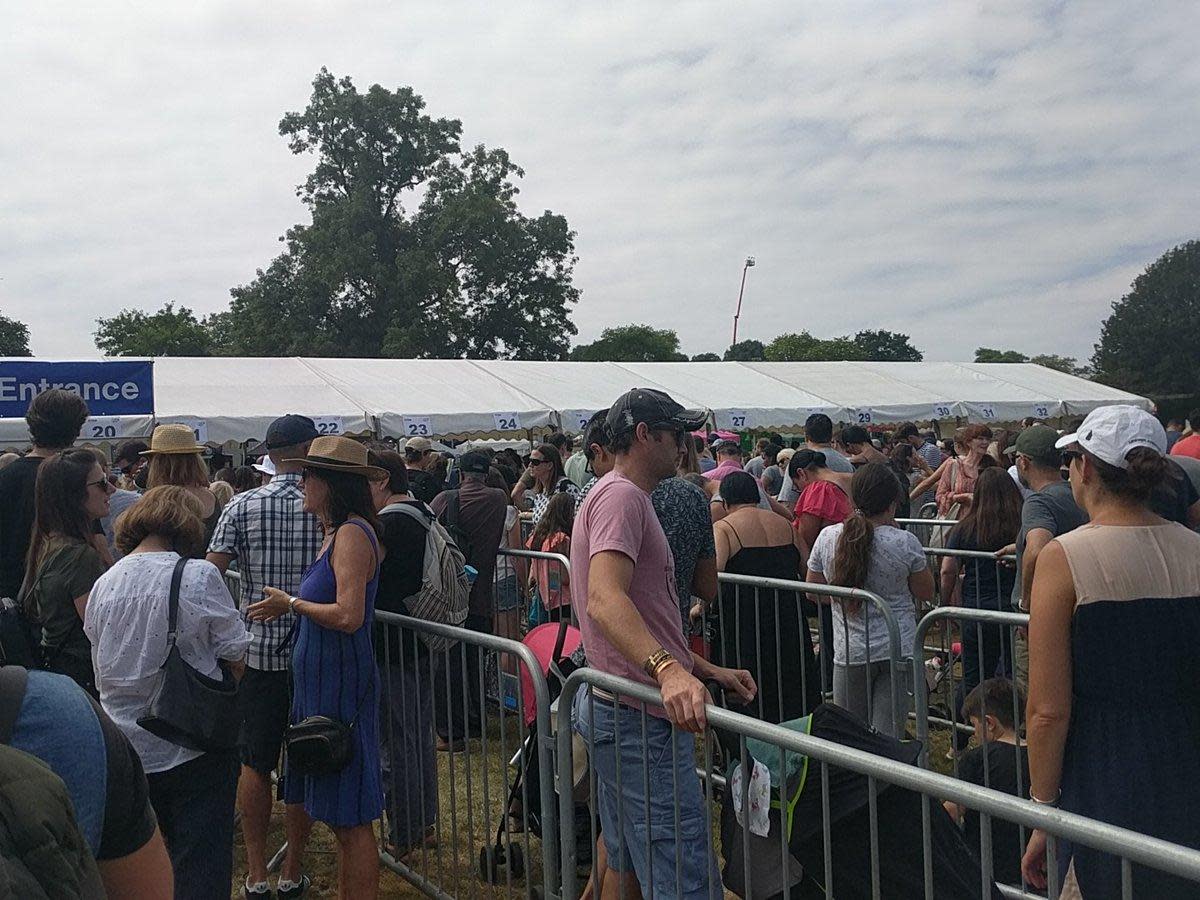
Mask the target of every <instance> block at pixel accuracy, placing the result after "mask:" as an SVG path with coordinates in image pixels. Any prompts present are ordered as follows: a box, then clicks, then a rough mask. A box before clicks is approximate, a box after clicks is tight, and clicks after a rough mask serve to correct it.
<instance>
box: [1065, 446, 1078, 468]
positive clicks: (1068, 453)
mask: <svg viewBox="0 0 1200 900" xmlns="http://www.w3.org/2000/svg"><path fill="white" fill-rule="evenodd" d="M1082 458H1083V451H1082V450H1063V451H1062V467H1063V468H1064V469H1069V468H1071V463H1072V462H1073V461H1074V460H1077V459H1082Z"/></svg>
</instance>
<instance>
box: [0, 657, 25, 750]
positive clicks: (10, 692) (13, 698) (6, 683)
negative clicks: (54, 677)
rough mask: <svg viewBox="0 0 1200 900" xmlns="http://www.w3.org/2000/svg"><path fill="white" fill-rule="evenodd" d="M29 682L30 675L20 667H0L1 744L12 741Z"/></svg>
mask: <svg viewBox="0 0 1200 900" xmlns="http://www.w3.org/2000/svg"><path fill="white" fill-rule="evenodd" d="M28 680H29V673H28V672H26V671H25V670H24V669H23V668H21V667H20V666H2V667H0V744H7V743H8V742H9V741H10V740H12V733H13V728H14V727H16V724H17V717H18V716H19V715H20V714H21V704H22V703H23V702H24V700H25V684H26V682H27V681H28Z"/></svg>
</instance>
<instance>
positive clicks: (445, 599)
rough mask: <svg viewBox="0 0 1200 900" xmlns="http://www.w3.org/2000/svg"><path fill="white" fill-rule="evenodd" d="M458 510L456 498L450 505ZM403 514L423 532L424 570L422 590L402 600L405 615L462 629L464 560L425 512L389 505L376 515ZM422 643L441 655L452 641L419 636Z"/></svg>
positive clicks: (466, 589) (466, 595)
mask: <svg viewBox="0 0 1200 900" xmlns="http://www.w3.org/2000/svg"><path fill="white" fill-rule="evenodd" d="M453 503H454V506H455V507H457V505H458V503H457V498H455V499H454V501H453ZM390 512H395V513H402V514H403V515H406V516H408V517H409V518H412V519H416V520H417V521H418V522H420V523H421V525H422V527H424V528H425V566H424V571H423V572H422V573H421V589H420V590H419V591H417V592H416V593H415V594H413V595H412V596H411V597H406V598H405V601H404V603H405V606H407V607H408V614H409V615H410V616H412V617H413V618H414V619H424V620H425V621H426V622H438V623H440V624H442V625H454V626H456V627H457V626H461V625H462V623H463V622H464V621H466V618H467V607H468V602H469V600H470V598H471V583H470V582H469V581H468V580H467V572H466V562H467V561H466V557H465V556H464V554H463V551H462V550H461V549H459V546H458V544H456V543H455V541H454V538H453V537H451V535H450V533H449V531H447V529H446V527H445V526H444V525H442V523H441V522H439V521H438V520H437V518H436V517H434V516H433V515H432V514H430V513H429V512H427V511H423V510H419V509H417V508H416V507H415V506H413V505H411V504H409V503H391V504H388V505H387V506H385V507H384V508H383V509H381V510H380V511H379V514H380V515H384V514H385V513H390ZM421 640H422V641H424V642H425V646H427V647H428V648H429V649H430V650H432V651H433V652H435V653H440V652H442V651H443V650H446V649H447V648H449V647H450V646H451V645H452V644H454V643H455V641H454V640H453V639H452V638H447V637H443V636H442V635H440V634H428V633H425V632H422V633H421Z"/></svg>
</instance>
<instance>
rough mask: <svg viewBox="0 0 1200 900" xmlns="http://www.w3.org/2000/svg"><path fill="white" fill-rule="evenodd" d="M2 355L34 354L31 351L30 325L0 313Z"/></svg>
mask: <svg viewBox="0 0 1200 900" xmlns="http://www.w3.org/2000/svg"><path fill="white" fill-rule="evenodd" d="M0 356H33V354H32V353H30V352H29V326H28V325H26V324H25V323H24V322H19V321H17V320H16V319H10V318H9V317H8V316H5V315H0Z"/></svg>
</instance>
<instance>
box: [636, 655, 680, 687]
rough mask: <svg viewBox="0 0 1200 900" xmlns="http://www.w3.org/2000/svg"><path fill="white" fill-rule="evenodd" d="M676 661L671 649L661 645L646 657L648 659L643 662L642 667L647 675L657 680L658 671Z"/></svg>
mask: <svg viewBox="0 0 1200 900" xmlns="http://www.w3.org/2000/svg"><path fill="white" fill-rule="evenodd" d="M675 661H676V660H675V657H674V656H672V655H671V651H669V650H664V649H663V648H662V647H659V648H658V649H657V650H655V651H654V652H653V653H651V654H650V655H649V656H647V657H646V661H645V662H644V663H642V669H643V670H644V671H645V672H646V674H647V675H649V676H650V677H651V678H653V679H655V680H656V681H657V680H658V673H659V672H661V671H662V670H663V669H665V668H666V667H667V666H669V665H670V664H671V663H673V662H675Z"/></svg>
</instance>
